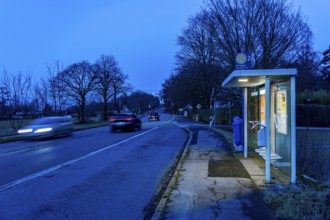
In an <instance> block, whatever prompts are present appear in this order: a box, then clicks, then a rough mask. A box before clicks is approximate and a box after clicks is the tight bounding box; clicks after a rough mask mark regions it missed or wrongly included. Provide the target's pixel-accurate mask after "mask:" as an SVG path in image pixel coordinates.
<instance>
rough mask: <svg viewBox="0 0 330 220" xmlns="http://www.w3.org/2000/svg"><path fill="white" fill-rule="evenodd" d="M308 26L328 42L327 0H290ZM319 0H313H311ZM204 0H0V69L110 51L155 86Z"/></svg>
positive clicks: (133, 79)
mask: <svg viewBox="0 0 330 220" xmlns="http://www.w3.org/2000/svg"><path fill="white" fill-rule="evenodd" d="M294 3H295V6H296V7H299V6H300V7H301V11H302V13H303V15H304V16H305V17H306V18H307V19H308V23H309V25H310V26H311V29H312V31H313V33H314V48H315V49H316V50H317V51H319V52H322V51H324V50H325V49H327V48H328V46H329V44H330V13H328V10H329V8H330V0H316V1H311V0H294ZM316 3H317V4H316ZM202 5H203V0H117V1H115V0H79V1H78V0H0V28H1V32H0V65H1V70H0V73H1V74H2V72H3V70H4V69H6V70H7V71H8V72H9V73H17V72H22V73H25V72H29V73H32V74H33V76H34V78H35V79H36V80H38V79H39V78H40V77H45V76H47V69H46V66H47V65H50V64H53V63H55V61H57V60H58V61H60V62H61V63H62V64H63V66H64V67H67V66H68V65H70V64H72V63H76V62H80V61H83V60H87V61H89V62H90V63H94V62H95V61H96V60H97V59H98V58H99V57H100V55H102V54H104V55H113V56H114V57H115V58H116V60H117V61H118V63H119V66H120V67H121V69H122V70H123V72H124V73H126V74H128V75H129V83H130V84H132V85H133V87H134V89H138V90H142V91H145V92H148V93H157V92H158V91H159V90H160V89H161V84H162V83H163V82H164V80H165V79H167V78H168V77H169V75H170V74H171V73H172V72H173V68H174V64H175V54H176V52H177V51H178V49H179V47H178V46H177V44H176V42H177V36H178V35H179V34H181V30H182V28H183V27H185V26H186V22H187V19H188V18H189V17H191V16H193V15H194V14H195V13H196V12H198V11H200V8H201V6H202Z"/></svg>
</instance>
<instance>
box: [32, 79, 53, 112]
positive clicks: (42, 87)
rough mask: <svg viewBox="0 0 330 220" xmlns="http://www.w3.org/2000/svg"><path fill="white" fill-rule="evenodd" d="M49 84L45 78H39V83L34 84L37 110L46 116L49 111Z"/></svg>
mask: <svg viewBox="0 0 330 220" xmlns="http://www.w3.org/2000/svg"><path fill="white" fill-rule="evenodd" d="M48 88H49V86H48V83H47V81H46V80H45V79H40V83H36V84H35V86H34V96H35V104H36V105H37V107H36V108H37V109H38V111H41V112H42V115H43V116H48V115H49V114H50V112H49V110H50V109H49V108H48V106H49V100H48V98H49V94H48V91H49V89H48Z"/></svg>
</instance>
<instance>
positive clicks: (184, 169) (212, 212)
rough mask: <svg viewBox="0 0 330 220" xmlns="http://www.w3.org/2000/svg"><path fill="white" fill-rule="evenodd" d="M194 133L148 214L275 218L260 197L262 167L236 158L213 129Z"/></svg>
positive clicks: (174, 217) (162, 217) (262, 177)
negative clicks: (153, 207)
mask: <svg viewBox="0 0 330 220" xmlns="http://www.w3.org/2000/svg"><path fill="white" fill-rule="evenodd" d="M193 133H194V135H192V136H191V138H190V140H189V141H188V144H187V146H186V149H185V152H184V154H183V157H182V158H181V160H180V162H179V165H178V167H177V169H176V173H175V174H174V175H173V178H172V180H171V181H170V184H169V186H168V187H167V190H166V191H165V193H164V195H163V197H162V200H161V201H160V203H159V204H158V206H157V208H156V211H155V213H154V215H153V217H152V219H153V220H156V219H189V220H190V219H196V220H197V219H235V220H236V219H258V220H259V219H275V212H274V210H272V209H270V208H269V207H268V206H267V205H266V204H265V203H264V201H263V199H262V193H261V190H262V188H263V187H265V173H264V170H263V168H262V167H261V166H260V165H258V163H257V162H256V161H255V160H253V159H249V157H248V158H243V157H240V158H237V157H235V156H234V154H233V153H232V152H231V151H230V150H229V148H228V147H229V146H228V144H227V143H226V141H225V140H224V138H223V137H222V136H221V135H219V134H217V133H216V132H214V131H213V130H211V129H208V128H199V129H195V130H194V131H193Z"/></svg>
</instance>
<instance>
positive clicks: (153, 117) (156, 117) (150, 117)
mask: <svg viewBox="0 0 330 220" xmlns="http://www.w3.org/2000/svg"><path fill="white" fill-rule="evenodd" d="M159 120H160V118H159V115H158V113H157V112H151V113H150V114H149V115H148V121H159Z"/></svg>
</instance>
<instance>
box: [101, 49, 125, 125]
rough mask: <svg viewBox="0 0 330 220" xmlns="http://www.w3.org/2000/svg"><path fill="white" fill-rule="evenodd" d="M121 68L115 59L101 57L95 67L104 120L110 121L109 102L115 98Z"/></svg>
mask: <svg viewBox="0 0 330 220" xmlns="http://www.w3.org/2000/svg"><path fill="white" fill-rule="evenodd" d="M120 71H121V70H120V68H119V66H118V62H117V61H116V60H115V57H113V56H111V55H109V56H105V55H101V57H100V58H99V59H98V60H97V61H96V63H95V65H94V72H95V75H96V92H97V93H98V94H100V96H101V97H102V102H103V114H102V119H103V120H104V121H105V120H107V119H108V102H109V101H110V99H111V97H112V96H114V93H115V90H114V89H115V88H114V86H113V84H114V81H115V80H116V77H118V76H117V75H119V74H120Z"/></svg>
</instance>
